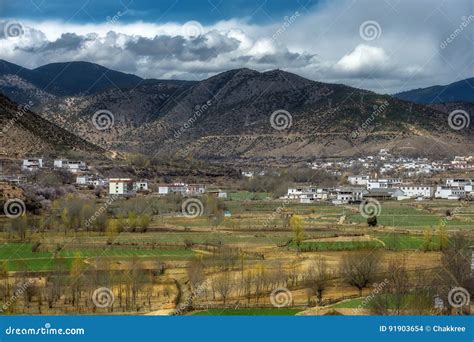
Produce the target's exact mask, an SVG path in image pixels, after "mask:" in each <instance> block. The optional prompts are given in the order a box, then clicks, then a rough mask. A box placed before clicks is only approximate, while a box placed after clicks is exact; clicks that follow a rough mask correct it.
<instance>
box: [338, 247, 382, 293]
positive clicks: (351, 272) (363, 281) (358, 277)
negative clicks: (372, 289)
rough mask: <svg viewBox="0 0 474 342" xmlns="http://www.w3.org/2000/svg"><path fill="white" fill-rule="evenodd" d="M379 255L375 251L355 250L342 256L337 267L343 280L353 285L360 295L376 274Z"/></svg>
mask: <svg viewBox="0 0 474 342" xmlns="http://www.w3.org/2000/svg"><path fill="white" fill-rule="evenodd" d="M378 267H379V255H378V253H376V252H375V251H357V252H355V253H347V254H346V255H344V256H343V257H342V260H341V263H340V266H339V269H340V273H341V276H342V277H343V279H344V281H345V282H346V283H347V284H349V285H351V286H355V287H356V288H357V289H358V290H359V296H362V289H364V288H365V287H367V285H368V284H370V283H371V282H372V281H373V280H374V278H375V275H376V274H377V270H378Z"/></svg>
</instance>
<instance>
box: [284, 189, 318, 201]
mask: <svg viewBox="0 0 474 342" xmlns="http://www.w3.org/2000/svg"><path fill="white" fill-rule="evenodd" d="M316 192H317V188H316V187H315V186H298V187H294V188H288V191H287V194H286V198H289V199H301V198H302V197H304V198H308V195H311V196H310V197H313V195H314V194H316Z"/></svg>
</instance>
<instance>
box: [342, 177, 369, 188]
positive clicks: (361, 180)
mask: <svg viewBox="0 0 474 342" xmlns="http://www.w3.org/2000/svg"><path fill="white" fill-rule="evenodd" d="M369 179H370V177H369V176H366V175H358V176H349V177H348V178H347V181H348V182H349V184H351V185H363V186H366V185H367V182H368V181H369Z"/></svg>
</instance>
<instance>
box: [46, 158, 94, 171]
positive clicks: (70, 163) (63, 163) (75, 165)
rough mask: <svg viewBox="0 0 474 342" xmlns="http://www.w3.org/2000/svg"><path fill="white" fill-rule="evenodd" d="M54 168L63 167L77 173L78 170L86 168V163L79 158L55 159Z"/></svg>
mask: <svg viewBox="0 0 474 342" xmlns="http://www.w3.org/2000/svg"><path fill="white" fill-rule="evenodd" d="M54 169H56V170H60V169H63V170H67V171H69V172H73V173H77V172H79V171H85V170H87V165H86V163H85V162H83V161H79V160H67V159H55V160H54Z"/></svg>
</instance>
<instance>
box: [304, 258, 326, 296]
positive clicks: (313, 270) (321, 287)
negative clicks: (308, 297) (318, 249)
mask: <svg viewBox="0 0 474 342" xmlns="http://www.w3.org/2000/svg"><path fill="white" fill-rule="evenodd" d="M307 272H308V273H307V278H306V279H307V280H306V285H307V286H308V288H309V289H310V291H311V292H312V293H313V294H315V295H316V297H317V298H318V304H319V305H321V304H322V302H323V293H324V291H325V290H326V288H327V286H328V282H329V280H330V279H331V271H330V270H329V267H328V264H327V261H326V259H324V258H323V257H321V256H318V257H317V258H316V260H314V261H313V262H312V263H311V264H310V265H309V267H308V270H307Z"/></svg>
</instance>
